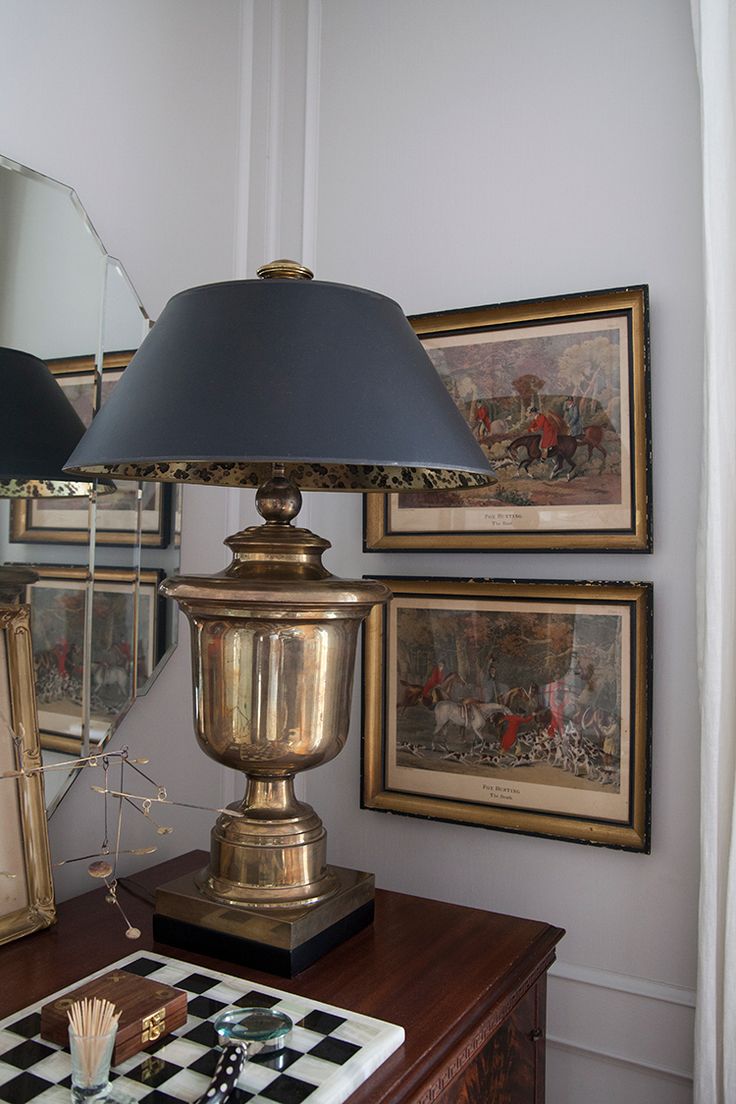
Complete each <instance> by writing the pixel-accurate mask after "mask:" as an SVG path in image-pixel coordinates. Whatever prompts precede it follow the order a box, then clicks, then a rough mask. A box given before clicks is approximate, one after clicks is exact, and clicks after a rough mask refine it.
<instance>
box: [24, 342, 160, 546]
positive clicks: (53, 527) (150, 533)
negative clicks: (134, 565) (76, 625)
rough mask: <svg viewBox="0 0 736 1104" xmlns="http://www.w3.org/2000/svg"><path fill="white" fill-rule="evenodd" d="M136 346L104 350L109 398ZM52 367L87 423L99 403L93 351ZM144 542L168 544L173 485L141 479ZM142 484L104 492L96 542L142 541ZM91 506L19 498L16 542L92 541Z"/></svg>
mask: <svg viewBox="0 0 736 1104" xmlns="http://www.w3.org/2000/svg"><path fill="white" fill-rule="evenodd" d="M134 352H135V350H132V351H124V352H115V353H112V352H111V353H105V356H104V358H103V365H102V395H101V401H102V402H103V403H104V402H105V400H106V399H107V398H108V396H109V394H110V393H111V391H112V390H113V388H114V387H115V385H116V384H117V382H118V381H119V379H120V377H121V376H122V374H123V371H124V370H125V368H127V366H128V364H129V363H130V361H131V360H132V358H133V355H134ZM46 363H47V365H48V368H49V371H50V372H51V374H52V375H53V376H54V378H55V379H56V382H57V383H58V384H59V386H60V387H61V389H62V391H63V392H64V394H65V395H66V397H67V398H68V399H69V401H70V403H71V404H72V406H73V407H74V409H75V411H76V412H77V414H78V415H79V417H80V418H81V419H82V422H83V423H84V425H85V426H89V425H90V424H91V421H92V417H93V414H94V411H95V408H96V387H97V377H96V371H95V358H94V357H93V356H81V357H64V358H62V359H59V360H49V361H47V362H46ZM140 486H141V488H142V504H141V533H140V542H141V545H142V546H143V547H144V548H165V547H166V546H167V544H168V542H169V537H170V533H171V510H172V507H171V502H172V488H171V487H170V486H166V485H165V484H162V483H142V484H140ZM137 496H138V484H137V483H135V484H133V483H131V484H127V485H126V484H120V485H119V486H118V487H117V489H116V490H115V491H114V492H113V493H111V494H104V495H99V496H98V498H97V506H96V517H95V541H96V542H97V544H103V545H121V546H122V545H134V544H136V543H137V542H138V528H137V517H138V498H137ZM88 541H89V509H88V500H87V499H86V498H53V497H52V498H20V499H15V500H14V501H12V502H11V504H10V542H11V544H87V542H88Z"/></svg>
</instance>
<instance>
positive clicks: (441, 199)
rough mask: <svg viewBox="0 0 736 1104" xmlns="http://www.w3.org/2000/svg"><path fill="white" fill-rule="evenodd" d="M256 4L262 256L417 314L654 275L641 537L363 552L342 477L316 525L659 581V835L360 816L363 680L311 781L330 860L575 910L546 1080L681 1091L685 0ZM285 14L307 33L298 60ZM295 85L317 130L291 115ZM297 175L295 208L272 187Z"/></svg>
mask: <svg viewBox="0 0 736 1104" xmlns="http://www.w3.org/2000/svg"><path fill="white" fill-rule="evenodd" d="M267 7H268V11H267V12H266V11H264V10H262V9H257V20H256V42H257V43H258V42H260V44H261V45H260V49H259V50H258V53H259V57H260V58H261V64H262V65H264V64H265V63H264V61H263V59H264V58H270V76H271V90H270V99H268V103H267V104H266V107H265V113H264V114H263V115H262V116H260V117H257V118H256V119H255V121H254V143H255V142H256V141H257V140H263V145H264V148H266V149H267V150H268V155H269V173H268V174H265V175H266V177H267V178H266V179H264V177H263V176H261V177H259V178H258V188H256V189H255V190H254V191H253V192H252V198H253V195H256V194H257V195H261V192H260V191H259V189H263V190H265V197H266V198H265V200H264V203H265V209H266V211H267V212H268V213H269V218H270V225H271V228H272V229H271V234H270V242H271V243H273V244H274V245H275V246H276V248H275V253H276V255H290V254H291V253H292V252H294V251H297V252H296V255H297V256H299V252H298V251H299V248H300V246H301V245H302V243H306V245H307V247H308V250H311V255H308V256H306V257H305V259H306V260H307V261H308V263H312V262H313V263H315V265H316V269H317V274H318V276H319V277H320V278H323V279H334V280H339V281H344V282H349V283H356V284H359V285H364V286H366V287H370V288H375V289H376V290H378V291H382V292H384V293H387V294H388V295H391V296H393V297H395V298H396V299H397V300H398V301H399V302H400V303H401V304H402V306H403V307H404V309H405V310H406V311H407V312H408V313H412V312H421V311H431V310H438V309H440V308H450V307H464V306H470V305H473V304H481V303H494V302H501V301H508V300H513V299H517V298H530V297H535V296H545V295H556V294H562V293H566V292H577V291H583V290H591V289H596V288H608V287H615V286H620V285H624V284H630V283H643V282H646V283H648V284H649V285H650V288H651V338H652V381H653V420H654V457H655V466H654V510H655V540H656V551H655V554H654V555H652V556H645V555H617V556H614V555H610V554H609V555H602V554H600V555H594V554H585V555H572V554H567V555H563V554H554V555H552V554H550V555H541V554H527V555H511V554H504V555H501V554H496V555H491V554H484V555H468V554H457V555H439V554H436V555H432V554H409V555H399V554H393V555H389V554H383V555H375V554H374V555H365V554H363V553H362V552H361V503H360V501H359V499H358V497H357V496H334V497H330V496H328V495H323V496H312V499H311V502H310V504H309V506H308V513H307V523H308V524H309V525H310V526H311V527H312V528H314V529H315V530H316V531H318V532H320V533H321V534H322V535H324V536H327V537H329V539H331V540H332V541H333V543H334V545H335V548H334V550H333V551H332V552H331V553H330V554H329V558H328V562H329V564H330V566H331V568H332V570H334V571H336V572H337V573H339V574H343V575H360V574H362V573H371V572H372V573H394V572H395V573H399V574H407V575H422V574H427V575H447V576H453V575H457V576H468V575H473V576H496V577H500V578H512V577H521V578H532V579H533V578H552V579H557V578H560V579H611V580H616V579H620V580H627V579H629V580H631V579H645V580H653V581H654V583H655V618H656V626H655V633H654V671H655V676H654V775H653V793H654V796H653V828H652V836H653V850H652V854H651V856H644V855H636V854H623V853H618V852H615V851H609V850H603V849H595V848H592V847H586V846H579V845H574V844H570V843H561V842H555V841H552V840H540V839H533V838H525V837H521V836H518V837H517V836H513V835H510V834H503V833H499V832H493V831H485V830H482V829H476V828H471V827H460V826H451V825H445V824H440V823H430V822H424V821H420V820H412V819H409V818H400V817H391V816H388V815H385V814H382V813H379V812H372V811H361V810H360V809H359V807H358V803H359V775H360V763H359V755H360V747H359V743H360V718H359V709H358V707H359V694H357V695H356V702H355V708H354V719H353V729H352V735H351V739H350V741H349V744H348V747H347V748H346V750H345V751H344V752H343V753H342V755H340V756H339V757H338V758H337V759H336V760H334V761H333V762H332V763H331V764H329V765H328V766H327V767H325V768H324V769H320V770H319V771H316V772H313V773H312V774H310V775H309V776H307V780H306V793H307V797H308V799H309V800H310V801H311V802H312V803H313V804H314V805H315V807H316V808H317V809H318V811H319V812H320V813H321V815H322V816H323V818H324V820H325V822H326V824H327V827H328V831H329V840H328V851H329V855H330V858H331V861H334V862H337V863H341V864H345V865H353V866H358V867H363V868H366V869H371V870H374V871H375V872H376V876H377V881H378V884H379V885H380V886H384V887H388V888H392V889H396V890H403V891H407V892H410V893H416V894H420V895H426V896H429V897H439V898H443V899H447V900H451V901H456V902H460V903H464V904H468V905H473V906H479V907H482V908H489V909H495V910H498V911H502V912H509V913H512V914H517V915H525V916H534V917H538V918H540V919H543V920H547V921H550V922H552V923H554V924H558V925H560V926H562V927H564V928H566V929H567V932H568V934H567V936H566V937H565V939H564V941H563V942H562V944H561V945H560V947H559V958H560V965H559V967H558V968H557V970H556V976H555V977H554V978H553V980H552V981H551V984H550V1017H549V1031H550V1036H551V1037H552V1039H553V1040H556V1045H555V1044H554V1043H553V1045H552V1046H551V1047H550V1052H549V1054H550V1058H549V1086H548V1099H549V1101H551V1102H553V1104H558V1102H559V1104H561V1102H563V1101H564V1102H566V1104H568V1102H569V1104H578V1102H579V1104H582V1102H583V1101H586V1102H591V1101H595V1102H597V1101H606V1102H607V1104H616V1102H618V1101H624V1100H626V1101H628V1102H629V1104H631V1102H641V1104H644V1102H646V1104H658V1102H660V1101H661V1102H664V1101H667V1102H668V1104H677V1102H680V1101H684V1100H686V1099H688V1098H689V1096H690V1093H691V1087H690V1083H689V1075H690V1073H691V1068H692V1067H691V1030H692V1000H693V994H692V989H693V985H694V976H695V975H694V971H695V941H696V907H697V848H698V827H697V825H698V821H697V815H698V810H697V793H698V788H697V763H698V747H697V715H696V693H697V687H696V665H695V627H694V578H695V526H696V501H697V479H698V465H699V447H700V434H699V427H700V391H701V372H700V363H701V344H702V337H701V335H702V282H701V256H700V249H701V243H700V211H699V203H700V195H699V167H698V165H699V131H698V99H697V87H696V75H695V67H694V57H693V50H692V42H691V29H690V16H689V7H688V4H687V0H619V2H618V3H616V4H611V3H609V2H607V0H593V2H591V0H559V2H558V3H555V4H545V3H539V2H538V0H536V2H535V0H515V2H514V3H513V4H512V3H503V2H500V0H494V2H489V0H458V2H455V3H453V4H448V3H447V2H446V0H322V2H321V3H320V2H319V0H311V3H309V4H308V5H307V11H308V13H309V20H308V22H307V27H306V28H305V27H304V26H303V12H301V10H300V12H299V14H294V12H295V8H296V7H298V8H300V9H301V5H294V4H293V3H287V4H280V3H272V4H271V5H268V6H267ZM259 10H260V13H261V18H262V20H263V22H262V24H259V22H258V11H259ZM259 35H260V36H261V37H260V38H259V37H258V36H259ZM294 36H296V37H297V38H298V39H299V40H300V41H301V42H302V44H303V46H304V53H303V55H300V56H301V57H302V60H301V63H300V64H298V65H296V66H295V65H293V64H290V65H289V66H288V67H287V66H285V65H284V58H286V57H289V58H293V57H294V56H295V54H296V51H295V48H294V44H293V41H292V39H293V37H294ZM279 40H281V47H280V48H279V47H278V42H279ZM274 41H275V42H276V44H277V48H274ZM265 76H268V73H266V74H265ZM261 91H262V90H261ZM263 95H264V98H266V97H265V93H264V94H263ZM294 103H297V104H300V105H303V107H302V112H301V117H302V119H303V120H304V122H303V123H301V124H300V125H301V126H303V128H304V133H305V135H306V139H305V140H304V139H303V138H302V135H301V132H300V133H298V134H296V133H294V132H293V130H292V129H290V128H289V127H288V126H285V124H284V119H285V118H286V117H287V114H288V113H290V117H291V118H292V119H293V118H294V115H295V112H294V110H293V104H294ZM269 104H270V108H269ZM285 105H289V106H288V107H287V106H285ZM269 111H270V114H269ZM264 135H265V136H266V138H265V139H264ZM254 170H255V171H256V173H258V172H260V170H261V167H260V162H259V163H257V164H254ZM295 174H296V175H297V176H298V178H299V179H300V181H301V182H302V184H303V188H304V193H303V195H304V202H303V204H302V211H301V216H302V225H301V227H296V228H295V226H294V224H293V218H292V214H293V212H292V211H291V208H290V207H289V206H287V204H286V202H285V200H284V198H283V190H282V188H281V186H280V181H283V180H288V181H290V182H292V181H293V179H294V175H295ZM315 191H316V202H315ZM269 196H270V200H269ZM290 202H292V201H290ZM251 213H252V214H253V211H252V212H251ZM256 229H257V228H256ZM271 251H272V252H273V251H274V250H271ZM264 259H269V258H264ZM611 1063H613V1067H612V1065H611Z"/></svg>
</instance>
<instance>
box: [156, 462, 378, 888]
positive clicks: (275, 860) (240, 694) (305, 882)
mask: <svg viewBox="0 0 736 1104" xmlns="http://www.w3.org/2000/svg"><path fill="white" fill-rule="evenodd" d="M293 492H294V488H293V487H291V486H290V485H289V484H288V482H287V480H285V479H284V478H283V477H282V478H281V479H280V480H279V479H276V480H274V481H272V482H271V483H270V484H267V485H266V487H265V488H264V489H263V491H262V492H259V496H258V504H259V509H260V510H261V511H262V513H263V514H264V516H266V518H267V521H266V524H265V525H263V526H260V527H254V528H252V529H248V530H245V531H244V532H243V533H238V534H236V535H235V536H233V537H230V538H229V539H228V540H227V541H226V543H227V544H228V546H229V547H230V548H231V549H232V551H233V562H232V564H231V565H230V566H229V567H228V568H227V570H225V571H224V572H222V573H221V574H219V575H214V576H211V577H207V578H191V577H190V578H186V577H183V578H175V579H170V580H168V581H167V582H166V583H164V586H163V589H164V593H166V594H167V595H170V596H171V597H173V598H175V599H176V600H177V602H178V603H179V604H180V605H181V607H182V609H183V610H184V612H185V613H186V615H187V617H188V619H189V622H190V625H191V637H192V661H193V668H194V686H195V695H194V697H195V729H196V734H197V740H198V742H199V745H200V747H201V748H202V750H203V751H205V752H206V754H207V755H209V756H211V757H212V758H213V759H216V760H217V761H218V762H219V763H223V764H224V765H225V766H228V767H232V768H233V769H235V770H239V771H243V772H244V773H245V775H246V779H247V782H246V788H245V796H244V798H243V801H242V802H241V803H239V804H237V805H234V806H233V810H234V811H235V813H236V814H237V815H235V816H228V815H227V814H225V815H221V816H220V817H219V819H218V820H217V822H216V824H215V826H214V828H213V829H212V842H211V858H210V865H209V868H208V869H206V870H205V871H203V872H202V874H201V875H200V876H199V877H198V878H197V885H198V886H199V888H200V890H201V892H202V893H203V894H204V895H205V896H206V897H208V898H210V899H212V900H215V901H217V902H221V903H224V904H228V905H235V906H238V905H241V906H242V905H245V906H248V907H253V906H256V907H258V908H261V909H283V908H294V907H295V906H297V905H298V906H304V905H312V904H316V903H318V902H323V901H325V900H327V899H328V898H330V897H331V896H332V895H333V894H335V893H337V891H338V889H339V881H338V878H337V877H336V875H335V874H334V873H333V872H332V871H331V870H330V869H329V868H328V866H327V860H326V834H325V830H324V827H323V825H322V821H321V820H320V818H319V817H318V816H317V814H316V813H315V812H314V810H313V809H312V808H311V806H309V805H306V804H304V803H303V802H300V801H298V800H297V798H296V796H295V793H294V775H295V774H296V773H297V772H298V771H303V770H309V769H310V768H312V767H317V766H319V765H320V764H321V763H326V762H327V761H328V760H330V759H332V758H333V757H334V756H335V755H337V753H338V752H339V751H340V750H341V748H342V747H343V745H344V743H345V741H346V739H347V735H348V726H349V722H350V702H351V696H352V682H353V673H354V668H355V649H356V642H357V635H358V629H359V627H360V623H361V621H362V620H363V619H364V618H365V617H366V616H367V615H368V613H369V612H370V609H371V607H372V606H373V605H375V604H376V603H379V602H385V601H387V598H388V590H387V588H386V587H384V586H383V585H382V584H381V583H378V582H371V581H367V580H366V581H355V582H348V581H344V580H340V579H336V578H335V577H334V576H333V575H330V573H329V572H328V571H327V569H326V568H325V567H324V566H323V564H322V553H323V551H324V550H325V549H326V548H328V547H329V543H328V542H327V541H325V540H322V539H321V538H320V537H317V536H315V534H313V533H310V532H309V531H308V530H306V529H297V528H295V527H294V526H293V525H292V524H291V522H290V520H287V519H285V518H284V513H288V512H289V511H288V510H284V503H287V504H288V502H289V501H290V500H293Z"/></svg>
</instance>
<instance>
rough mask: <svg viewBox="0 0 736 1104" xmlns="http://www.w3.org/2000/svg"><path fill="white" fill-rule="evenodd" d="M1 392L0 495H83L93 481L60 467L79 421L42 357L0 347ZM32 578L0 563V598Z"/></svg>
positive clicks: (17, 592) (11, 598)
mask: <svg viewBox="0 0 736 1104" xmlns="http://www.w3.org/2000/svg"><path fill="white" fill-rule="evenodd" d="M0 394H2V402H1V403H0V498H46V497H54V498H68V497H72V496H75V497H87V496H88V495H89V493H90V491H91V489H92V486H93V485H92V484H91V483H90V482H89V481H80V480H78V479H70V478H69V476H68V475H67V474H66V473H65V472H64V471H62V468H63V465H64V461H65V460H66V458H67V457H68V456H69V453H70V451H71V449H73V448H74V447H75V445H76V444H77V442H78V441H79V439H80V438H81V436H82V434H83V433H84V425H83V424H82V422H81V420H80V418H79V417H78V416H77V414H76V412H75V410H74V408H73V407H72V405H71V403H70V402H69V400H68V399H67V398H66V396H65V394H64V392H63V391H62V389H61V388H60V387H59V385H58V383H57V382H56V380H55V379H54V377H53V376H52V375H51V372H49V370H48V368H47V367H46V365H45V364H44V362H43V361H42V360H39V359H38V357H35V356H31V354H30V353H23V352H20V351H19V350H18V349H5V348H0ZM113 487H114V485H113V484H111V483H109V481H108V483H107V485H106V488H105V489H113ZM101 489H102V488H101ZM37 578H38V575H37V574H36V572H35V571H33V569H32V568H30V567H24V566H22V565H20V564H18V565H12V566H11V565H8V564H5V565H0V602H4V603H11V604H14V603H17V602H18V601H19V600H20V596H21V594H22V593H23V591H24V589H25V587H26V586H27V585H28V584H29V583H33V582H35V581H36V579H37Z"/></svg>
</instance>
